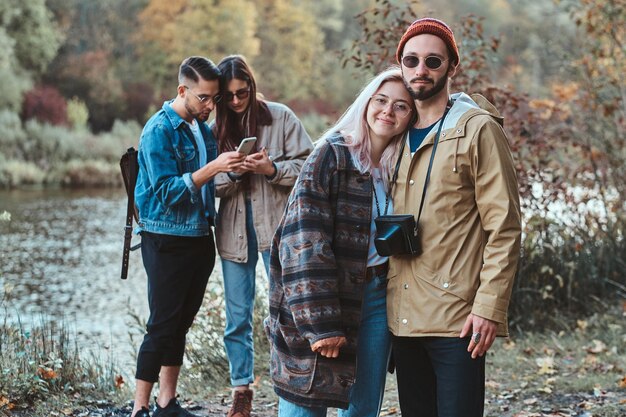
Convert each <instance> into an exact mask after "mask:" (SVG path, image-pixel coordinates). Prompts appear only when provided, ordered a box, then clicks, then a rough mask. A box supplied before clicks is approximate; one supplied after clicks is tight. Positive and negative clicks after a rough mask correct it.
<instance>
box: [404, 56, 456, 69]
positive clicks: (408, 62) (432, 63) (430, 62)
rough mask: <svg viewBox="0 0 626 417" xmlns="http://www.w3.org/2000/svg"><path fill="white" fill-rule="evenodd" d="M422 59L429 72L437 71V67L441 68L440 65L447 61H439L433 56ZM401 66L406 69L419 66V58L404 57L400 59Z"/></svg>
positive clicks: (439, 59)
mask: <svg viewBox="0 0 626 417" xmlns="http://www.w3.org/2000/svg"><path fill="white" fill-rule="evenodd" d="M422 59H423V60H424V64H425V65H426V68H428V69H431V70H436V69H439V67H441V64H443V63H444V62H445V61H447V59H441V58H439V57H438V56H434V55H430V56H427V57H426V58H422ZM402 64H404V66H405V67H407V68H415V67H417V66H418V65H419V64H420V57H419V56H416V55H407V56H404V57H402Z"/></svg>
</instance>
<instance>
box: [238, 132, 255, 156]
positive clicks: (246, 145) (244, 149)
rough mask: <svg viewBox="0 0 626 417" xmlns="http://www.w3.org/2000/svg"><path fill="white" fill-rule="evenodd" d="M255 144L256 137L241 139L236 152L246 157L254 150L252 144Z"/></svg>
mask: <svg viewBox="0 0 626 417" xmlns="http://www.w3.org/2000/svg"><path fill="white" fill-rule="evenodd" d="M255 143H256V137H255V136H253V137H250V138H243V139H241V143H240V144H239V147H238V148H237V152H239V153H242V154H244V155H248V154H249V153H250V151H251V150H252V149H254V144H255Z"/></svg>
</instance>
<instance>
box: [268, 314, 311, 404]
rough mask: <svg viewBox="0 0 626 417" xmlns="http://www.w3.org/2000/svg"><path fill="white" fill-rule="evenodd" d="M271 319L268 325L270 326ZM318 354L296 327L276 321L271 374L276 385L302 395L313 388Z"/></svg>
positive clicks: (271, 354)
mask: <svg viewBox="0 0 626 417" xmlns="http://www.w3.org/2000/svg"><path fill="white" fill-rule="evenodd" d="M271 324H272V323H271V321H270V322H269V323H268V325H270V326H271ZM316 364H317V354H316V353H314V352H312V351H311V346H310V344H309V342H308V340H306V339H305V338H303V337H302V336H300V333H299V332H298V330H297V329H296V328H295V327H292V326H289V325H285V324H282V323H280V322H275V332H274V338H273V343H272V347H271V353H270V374H271V377H272V380H273V381H274V383H275V384H277V385H280V386H282V387H284V388H286V389H287V390H289V391H296V392H300V393H303V394H306V393H308V392H309V391H311V387H312V386H313V377H314V376H315V367H316Z"/></svg>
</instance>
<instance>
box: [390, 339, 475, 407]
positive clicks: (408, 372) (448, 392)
mask: <svg viewBox="0 0 626 417" xmlns="http://www.w3.org/2000/svg"><path fill="white" fill-rule="evenodd" d="M392 344H393V357H394V360H395V363H396V375H397V380H398V394H399V399H400V410H401V411H402V417H481V416H482V415H483V410H484V402H485V356H482V357H478V358H476V359H472V357H471V354H470V353H469V352H468V351H467V346H468V344H469V338H464V339H460V338H458V337H397V336H394V337H393V338H392Z"/></svg>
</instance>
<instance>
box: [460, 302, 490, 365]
mask: <svg viewBox="0 0 626 417" xmlns="http://www.w3.org/2000/svg"><path fill="white" fill-rule="evenodd" d="M497 329H498V323H497V322H495V321H492V320H489V319H486V318H483V317H480V316H477V315H475V314H472V313H470V314H469V315H468V316H467V319H466V320H465V324H464V325H463V330H461V336H460V337H461V338H463V337H466V336H469V335H471V337H470V342H469V345H468V346H467V351H468V352H471V353H472V359H476V358H477V357H479V356H483V355H484V354H485V353H486V352H487V351H488V350H489V348H490V347H491V345H492V344H493V342H494V340H496V332H497Z"/></svg>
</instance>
